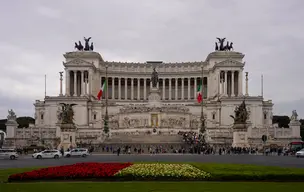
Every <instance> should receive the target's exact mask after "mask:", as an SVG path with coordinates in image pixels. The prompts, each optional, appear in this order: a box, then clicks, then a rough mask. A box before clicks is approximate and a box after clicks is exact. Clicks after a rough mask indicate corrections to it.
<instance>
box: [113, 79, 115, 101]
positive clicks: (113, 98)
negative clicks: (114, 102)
mask: <svg viewBox="0 0 304 192" xmlns="http://www.w3.org/2000/svg"><path fill="white" fill-rule="evenodd" d="M112 99H115V77H112Z"/></svg>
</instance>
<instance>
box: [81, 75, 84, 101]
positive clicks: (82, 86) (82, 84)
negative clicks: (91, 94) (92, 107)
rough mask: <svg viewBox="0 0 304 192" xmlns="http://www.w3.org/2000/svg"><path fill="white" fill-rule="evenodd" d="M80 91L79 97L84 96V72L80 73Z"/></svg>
mask: <svg viewBox="0 0 304 192" xmlns="http://www.w3.org/2000/svg"><path fill="white" fill-rule="evenodd" d="M80 91H81V94H80V95H81V96H83V95H84V71H81V82H80Z"/></svg>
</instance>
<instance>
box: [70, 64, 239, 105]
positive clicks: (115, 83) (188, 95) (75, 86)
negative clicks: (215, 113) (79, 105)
mask: <svg viewBox="0 0 304 192" xmlns="http://www.w3.org/2000/svg"><path fill="white" fill-rule="evenodd" d="M213 77H214V76H212V74H211V75H210V77H204V81H203V84H204V86H203V89H204V90H203V96H204V98H207V97H208V96H213V95H210V94H209V95H208V86H216V84H217V85H218V87H217V90H218V94H219V95H222V96H229V97H235V96H242V91H239V90H242V89H243V87H242V79H243V77H242V71H232V70H223V71H220V73H219V78H216V79H218V82H217V83H216V82H214V81H211V82H209V80H212V79H211V78H213ZM104 81H105V77H101V82H100V85H102V84H103V82H104ZM90 82H93V77H92V75H91V74H90V72H89V71H86V70H66V95H67V96H83V95H87V94H89V93H92V83H90ZM94 82H95V81H94ZM200 83H201V77H185V78H183V77H177V78H173V77H172V78H170V77H168V78H160V79H159V82H158V84H157V87H158V88H159V90H160V91H161V99H162V100H195V99H196V97H197V89H198V86H199V85H200ZM151 87H152V83H151V81H150V77H147V78H135V77H134V78H133V77H127V78H123V77H113V76H110V75H109V76H108V93H107V94H108V99H111V100H147V99H148V96H149V92H150V88H151ZM105 96H106V95H105V94H103V98H104V99H105Z"/></svg>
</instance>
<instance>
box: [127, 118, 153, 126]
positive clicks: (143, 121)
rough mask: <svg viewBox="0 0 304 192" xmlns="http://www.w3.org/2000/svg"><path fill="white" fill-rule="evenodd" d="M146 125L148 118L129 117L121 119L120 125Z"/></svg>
mask: <svg viewBox="0 0 304 192" xmlns="http://www.w3.org/2000/svg"><path fill="white" fill-rule="evenodd" d="M147 126H148V119H146V118H139V119H132V118H129V117H125V118H124V119H123V121H122V127H124V128H135V127H147Z"/></svg>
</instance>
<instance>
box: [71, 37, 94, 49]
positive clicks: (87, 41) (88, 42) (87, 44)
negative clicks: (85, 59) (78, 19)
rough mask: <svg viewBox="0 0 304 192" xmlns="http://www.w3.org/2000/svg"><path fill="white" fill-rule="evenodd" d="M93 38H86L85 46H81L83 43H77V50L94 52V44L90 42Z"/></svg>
mask: <svg viewBox="0 0 304 192" xmlns="http://www.w3.org/2000/svg"><path fill="white" fill-rule="evenodd" d="M91 38H92V37H89V38H85V37H84V42H85V43H84V46H83V45H82V44H81V41H78V44H77V42H75V49H77V50H78V51H94V44H93V42H91V45H90V40H91Z"/></svg>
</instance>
